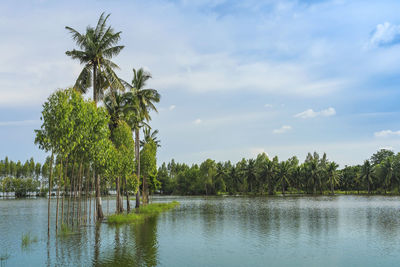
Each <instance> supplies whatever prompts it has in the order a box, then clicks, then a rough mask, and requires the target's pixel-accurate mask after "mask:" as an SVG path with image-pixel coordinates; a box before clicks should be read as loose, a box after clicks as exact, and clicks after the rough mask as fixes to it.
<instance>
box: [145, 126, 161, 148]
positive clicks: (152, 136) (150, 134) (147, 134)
mask: <svg viewBox="0 0 400 267" xmlns="http://www.w3.org/2000/svg"><path fill="white" fill-rule="evenodd" d="M143 134H144V140H140V146H141V147H143V146H144V145H145V144H146V143H148V142H150V140H152V141H153V142H154V143H155V144H156V146H157V147H161V145H160V140H158V139H157V134H158V130H154V131H153V132H151V128H150V127H145V128H144V129H143Z"/></svg>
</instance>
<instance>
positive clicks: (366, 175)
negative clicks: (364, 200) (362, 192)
mask: <svg viewBox="0 0 400 267" xmlns="http://www.w3.org/2000/svg"><path fill="white" fill-rule="evenodd" d="M373 174H374V169H373V168H372V166H371V163H370V162H369V160H366V161H364V165H363V166H362V170H361V177H360V179H361V180H365V181H366V182H367V188H368V195H369V194H370V193H371V183H372V177H373Z"/></svg>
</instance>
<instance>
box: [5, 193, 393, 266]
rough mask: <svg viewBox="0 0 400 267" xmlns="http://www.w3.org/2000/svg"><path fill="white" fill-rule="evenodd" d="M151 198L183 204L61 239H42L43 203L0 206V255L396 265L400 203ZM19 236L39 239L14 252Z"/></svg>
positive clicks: (45, 261)
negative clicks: (134, 222) (140, 221)
mask: <svg viewBox="0 0 400 267" xmlns="http://www.w3.org/2000/svg"><path fill="white" fill-rule="evenodd" d="M155 199H156V200H157V201H172V200H177V201H179V202H181V205H180V207H179V208H177V209H175V210H172V211H169V212H166V213H162V214H160V215H159V216H158V217H154V218H151V219H148V220H147V221H146V222H145V223H143V224H137V225H124V226H119V227H115V226H109V225H107V224H104V223H103V224H97V225H94V224H93V225H88V226H83V227H81V228H80V229H79V232H78V233H77V234H73V235H68V236H65V237H63V236H57V237H56V236H55V235H54V233H53V232H52V234H51V238H50V239H49V240H48V239H47V229H46V226H47V213H46V212H47V210H46V208H47V202H46V200H40V199H38V200H23V201H19V200H1V201H0V238H1V242H0V257H1V255H3V254H4V252H5V251H7V252H8V253H9V254H10V255H9V257H8V258H7V260H6V266H24V265H26V266H32V265H34V266H91V265H92V266H159V265H161V266H188V265H191V266H192V267H193V266H215V265H218V266H265V265H266V264H268V265H271V266H321V265H324V266H325V267H327V266H396V265H397V262H398V261H399V260H400V254H399V253H398V251H399V249H400V205H399V203H400V197H358V196H357V197H356V196H338V197H304V196H303V197H251V198H250V197H207V198H203V197H176V198H173V197H171V198H155ZM114 204H115V203H113V201H112V200H111V201H110V207H114V206H115V205H114ZM110 212H113V211H112V210H111V211H110ZM53 219H54V218H53ZM27 232H31V233H32V234H33V235H34V236H37V237H38V240H39V241H38V242H37V243H34V244H32V245H31V246H30V247H29V249H22V248H21V240H20V236H21V234H22V233H27ZM0 259H1V258H0ZM4 262H5V261H1V260H0V263H1V264H3V265H4Z"/></svg>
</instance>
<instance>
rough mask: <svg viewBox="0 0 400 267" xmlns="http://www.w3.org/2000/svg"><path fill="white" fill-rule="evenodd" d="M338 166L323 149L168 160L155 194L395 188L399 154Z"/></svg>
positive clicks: (385, 152) (398, 187)
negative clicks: (284, 155)
mask: <svg viewBox="0 0 400 267" xmlns="http://www.w3.org/2000/svg"><path fill="white" fill-rule="evenodd" d="M338 167H339V166H338V164H337V163H335V162H333V161H329V160H328V158H327V155H326V154H325V153H324V154H323V155H322V156H320V155H319V154H318V153H316V152H314V153H313V154H311V153H309V154H308V155H307V157H306V159H305V161H304V162H303V163H299V160H298V158H297V157H295V156H294V157H291V158H289V159H288V160H285V161H279V160H278V157H274V158H272V159H270V158H269V157H268V156H267V155H266V154H265V153H263V154H259V155H258V156H257V158H255V159H247V160H246V159H242V160H241V161H239V162H237V163H236V164H233V163H231V162H230V161H226V162H216V161H214V160H211V159H207V160H206V161H204V162H202V163H201V164H200V165H198V164H193V165H192V166H189V165H187V164H185V163H176V162H175V161H174V160H172V161H171V162H169V163H168V164H166V163H163V164H162V165H161V167H159V169H158V178H157V180H159V181H160V183H161V187H160V188H161V190H160V193H162V194H179V195H218V194H255V195H263V194H268V195H274V194H277V193H280V194H286V193H306V194H334V193H335V192H336V193H337V192H340V191H342V192H344V193H365V194H399V192H400V153H397V154H395V153H394V152H393V151H391V150H386V149H381V150H379V151H377V152H376V153H375V154H373V155H372V156H371V158H370V159H368V160H365V162H364V164H363V165H355V166H345V167H344V168H343V169H338Z"/></svg>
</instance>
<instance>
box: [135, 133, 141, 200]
mask: <svg viewBox="0 0 400 267" xmlns="http://www.w3.org/2000/svg"><path fill="white" fill-rule="evenodd" d="M135 148H136V151H135V152H136V153H135V154H136V155H135V156H136V175H137V181H138V190H137V192H136V206H135V208H139V207H140V186H139V182H140V140H139V127H136V129H135Z"/></svg>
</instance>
